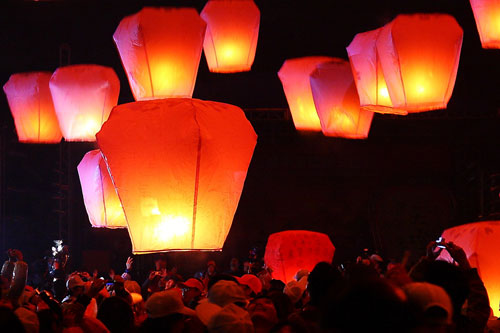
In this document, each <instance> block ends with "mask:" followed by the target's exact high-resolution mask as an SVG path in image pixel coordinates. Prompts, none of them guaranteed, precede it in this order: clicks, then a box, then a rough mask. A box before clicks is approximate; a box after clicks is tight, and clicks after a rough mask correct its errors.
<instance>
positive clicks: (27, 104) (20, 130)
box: [3, 72, 62, 143]
mask: <svg viewBox="0 0 500 333" xmlns="http://www.w3.org/2000/svg"><path fill="white" fill-rule="evenodd" d="M51 75H52V74H51V73H50V72H32V73H19V74H12V75H11V76H10V78H9V81H7V83H5V85H4V86H3V90H4V92H5V95H7V100H8V102H9V107H10V111H11V113H12V117H13V118H14V123H15V125H16V131H17V137H18V138H19V142H26V143H59V141H61V138H62V134H61V130H60V129H59V123H58V122H57V117H56V113H55V111H54V104H53V103H52V96H50V90H49V80H50V77H51Z"/></svg>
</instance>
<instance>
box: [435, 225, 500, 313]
mask: <svg viewBox="0 0 500 333" xmlns="http://www.w3.org/2000/svg"><path fill="white" fill-rule="evenodd" d="M441 236H442V237H443V239H444V240H445V241H446V242H453V243H455V244H457V245H458V246H460V247H462V248H463V249H464V251H465V254H466V255H467V258H468V259H469V263H470V265H471V267H475V268H477V271H478V273H479V276H480V277H481V280H483V283H484V286H485V287H486V290H487V291H488V297H489V299H490V306H491V308H492V309H493V312H494V313H495V316H497V317H498V316H500V310H499V304H500V279H499V278H498V277H499V276H500V266H499V265H498V253H500V221H484V222H476V223H469V224H464V225H459V226H456V227H453V228H450V229H446V230H445V231H444V232H443V234H442V235H441ZM438 259H440V260H445V261H449V262H453V259H452V258H451V257H450V255H449V253H448V251H446V250H443V251H442V252H441V254H440V256H439V257H438Z"/></svg>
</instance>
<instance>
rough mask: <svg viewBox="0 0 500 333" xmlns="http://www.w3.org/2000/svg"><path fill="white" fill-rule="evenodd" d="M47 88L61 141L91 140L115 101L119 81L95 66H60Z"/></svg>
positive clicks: (107, 68)
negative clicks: (61, 137)
mask: <svg viewBox="0 0 500 333" xmlns="http://www.w3.org/2000/svg"><path fill="white" fill-rule="evenodd" d="M49 86H50V92H51V94H52V99H53V101H54V108H55V110H56V114H57V118H58V120H59V126H60V128H61V131H62V134H63V136H64V139H65V140H66V141H95V134H96V133H97V132H98V131H99V130H100V129H101V126H102V124H103V123H104V122H105V121H106V119H108V116H109V113H110V112H111V109H112V108H113V106H115V105H116V103H117V102H118V95H119V93H120V81H119V80H118V77H117V76H116V74H115V71H114V70H113V69H112V68H110V67H104V66H99V65H72V66H66V67H60V68H58V69H57V70H56V71H55V72H54V74H53V75H52V78H51V79H50V83H49Z"/></svg>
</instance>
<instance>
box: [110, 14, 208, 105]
mask: <svg viewBox="0 0 500 333" xmlns="http://www.w3.org/2000/svg"><path fill="white" fill-rule="evenodd" d="M205 28H206V23H205V21H203V20H202V19H201V18H200V15H198V12H197V11H196V10H195V9H192V8H152V7H145V8H143V9H142V10H141V11H139V12H138V13H137V14H134V15H131V16H127V17H125V18H124V19H122V20H121V22H120V24H119V25H118V28H117V29H116V31H115V33H114V35H113V39H114V41H115V43H116V46H117V48H118V52H119V53H120V57H121V59H122V63H123V67H124V68H125V72H126V74H127V77H128V81H129V83H130V88H131V89H132V93H133V94H134V98H135V100H136V101H142V100H149V99H161V98H170V97H191V96H192V95H193V89H194V83H195V81H196V75H197V73H198V65H199V63H200V58H201V49H202V47H203V39H204V36H205Z"/></svg>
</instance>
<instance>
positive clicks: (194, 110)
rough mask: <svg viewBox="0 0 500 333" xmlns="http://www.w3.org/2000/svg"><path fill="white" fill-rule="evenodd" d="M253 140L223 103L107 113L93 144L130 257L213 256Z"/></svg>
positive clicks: (165, 104) (188, 102)
mask: <svg viewBox="0 0 500 333" xmlns="http://www.w3.org/2000/svg"><path fill="white" fill-rule="evenodd" d="M256 139H257V136H256V134H255V132H254V130H253V128H252V126H251V125H250V123H249V122H248V120H247V119H246V118H245V115H244V113H243V111H242V110H241V109H240V108H238V107H235V106H232V105H229V104H223V103H217V102H209V101H201V100H193V99H176V98H175V99H174V98H172V99H163V100H153V101H143V102H135V103H129V104H124V105H119V106H117V107H115V108H114V109H113V112H112V113H111V116H110V118H109V120H108V121H107V122H106V123H105V124H104V125H103V127H102V130H101V131H100V132H99V133H98V134H97V142H98V144H99V147H100V148H101V150H102V152H103V154H104V156H105V158H106V162H107V164H108V168H109V170H110V172H111V174H112V175H113V181H114V185H115V186H116V189H117V192H118V195H119V197H120V199H121V202H122V205H123V208H124V211H125V216H126V217H127V223H128V230H129V234H130V237H131V240H132V246H133V252H134V253H137V254H140V253H151V252H158V251H183V250H220V249H221V248H222V246H223V244H224V241H225V239H226V236H227V234H228V232H229V229H230V227H231V223H232V219H233V217H234V213H235V211H236V208H237V206H238V202H239V198H240V195H241V191H242V189H243V184H244V181H245V177H246V173H247V169H248V166H249V163H250V160H251V157H252V154H253V149H254V147H255V144H256Z"/></svg>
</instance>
